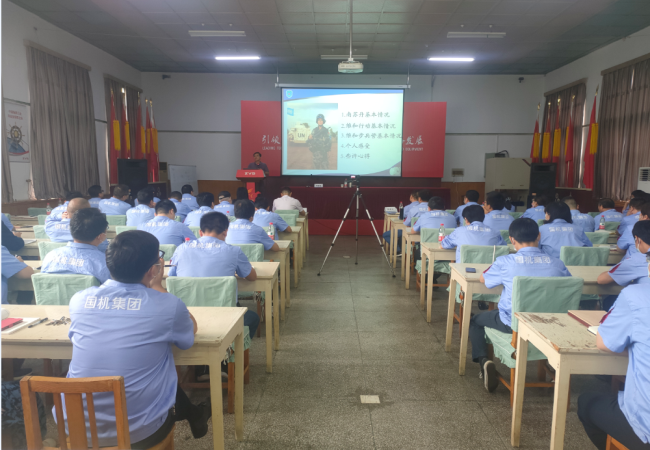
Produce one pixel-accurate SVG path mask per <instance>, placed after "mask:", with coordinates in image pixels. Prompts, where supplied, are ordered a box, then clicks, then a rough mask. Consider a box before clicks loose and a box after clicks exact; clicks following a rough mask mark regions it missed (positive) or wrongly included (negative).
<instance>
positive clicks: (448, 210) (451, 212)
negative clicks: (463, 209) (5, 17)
mask: <svg viewBox="0 0 650 450" xmlns="http://www.w3.org/2000/svg"><path fill="white" fill-rule="evenodd" d="M445 211H447V212H448V213H449V214H451V215H452V216H453V215H454V213H455V212H456V210H455V209H447V210H445Z"/></svg>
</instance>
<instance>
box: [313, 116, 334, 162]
mask: <svg viewBox="0 0 650 450" xmlns="http://www.w3.org/2000/svg"><path fill="white" fill-rule="evenodd" d="M316 123H317V124H318V126H317V127H316V128H314V129H313V130H311V134H310V135H309V137H308V138H307V139H308V141H307V145H309V151H310V152H312V153H313V154H314V169H324V170H328V169H329V164H328V161H327V154H328V153H329V152H330V151H331V150H332V137H331V136H330V130H329V128H326V127H325V116H324V115H322V114H319V115H317V116H316Z"/></svg>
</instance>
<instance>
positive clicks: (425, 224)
mask: <svg viewBox="0 0 650 450" xmlns="http://www.w3.org/2000/svg"><path fill="white" fill-rule="evenodd" d="M427 208H428V211H427V212H425V213H423V214H420V217H419V218H418V221H417V222H415V225H413V232H414V233H419V232H420V230H421V229H422V228H436V229H438V228H440V225H442V226H444V227H445V228H456V218H455V217H454V216H452V215H451V214H449V213H448V212H447V211H445V201H444V200H443V199H442V198H440V197H431V198H430V199H429V203H427Z"/></svg>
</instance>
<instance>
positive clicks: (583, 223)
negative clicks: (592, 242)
mask: <svg viewBox="0 0 650 450" xmlns="http://www.w3.org/2000/svg"><path fill="white" fill-rule="evenodd" d="M562 201H563V202H564V203H566V205H567V206H568V207H569V209H570V210H571V219H572V220H573V224H574V225H578V226H579V227H580V228H582V231H584V232H591V231H593V230H594V218H593V217H591V216H590V215H589V214H582V213H581V212H580V211H579V209H580V205H578V202H576V199H575V198H573V197H564V198H563V199H562Z"/></svg>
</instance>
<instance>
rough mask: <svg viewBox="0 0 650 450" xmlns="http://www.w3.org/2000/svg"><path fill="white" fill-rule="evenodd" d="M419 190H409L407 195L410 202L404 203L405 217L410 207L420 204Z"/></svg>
mask: <svg viewBox="0 0 650 450" xmlns="http://www.w3.org/2000/svg"><path fill="white" fill-rule="evenodd" d="M419 192H420V191H418V190H415V191H413V192H411V195H410V196H409V201H410V202H411V203H409V204H408V205H406V206H405V207H404V216H403V217H406V216H407V215H408V212H409V210H410V209H411V208H413V207H414V206H418V205H419V204H420V202H419V201H418V194H419Z"/></svg>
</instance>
